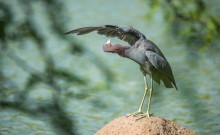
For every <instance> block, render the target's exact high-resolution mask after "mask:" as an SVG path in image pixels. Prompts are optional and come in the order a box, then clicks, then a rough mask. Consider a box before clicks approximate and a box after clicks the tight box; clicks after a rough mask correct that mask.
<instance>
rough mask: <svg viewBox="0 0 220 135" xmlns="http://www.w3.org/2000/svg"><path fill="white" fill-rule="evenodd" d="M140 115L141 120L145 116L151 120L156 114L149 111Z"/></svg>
mask: <svg viewBox="0 0 220 135" xmlns="http://www.w3.org/2000/svg"><path fill="white" fill-rule="evenodd" d="M139 116H140V118H138V119H137V120H140V119H142V118H145V117H148V119H149V120H151V119H150V117H151V116H154V114H150V113H148V112H147V113H142V114H140V115H139Z"/></svg>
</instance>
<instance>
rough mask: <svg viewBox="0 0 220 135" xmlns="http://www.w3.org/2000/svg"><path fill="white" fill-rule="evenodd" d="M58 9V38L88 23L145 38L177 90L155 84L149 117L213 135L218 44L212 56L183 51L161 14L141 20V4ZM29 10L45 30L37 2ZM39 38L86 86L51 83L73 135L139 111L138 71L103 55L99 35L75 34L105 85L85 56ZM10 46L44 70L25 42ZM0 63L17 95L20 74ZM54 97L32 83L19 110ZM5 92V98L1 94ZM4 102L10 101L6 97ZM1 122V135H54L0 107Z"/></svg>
mask: <svg viewBox="0 0 220 135" xmlns="http://www.w3.org/2000/svg"><path fill="white" fill-rule="evenodd" d="M65 7H66V14H69V15H68V16H69V18H68V19H66V25H65V26H63V31H64V32H65V31H68V30H70V29H74V28H78V27H84V26H90V25H102V24H123V25H131V26H133V27H135V28H137V29H138V30H140V31H141V32H142V33H144V34H145V35H146V37H147V38H149V39H150V40H152V41H153V42H155V43H156V44H157V45H158V46H159V48H160V49H161V50H162V51H163V53H164V54H165V56H166V58H167V59H168V61H169V62H170V64H171V66H172V69H173V72H174V76H175V79H176V82H177V85H178V88H179V91H178V92H177V91H175V90H174V89H166V88H165V87H164V86H163V85H160V86H159V85H157V84H155V85H156V87H155V91H154V93H153V99H152V100H153V101H152V106H151V111H152V113H154V114H155V115H158V116H161V117H164V118H166V119H170V120H172V121H175V122H177V123H178V124H180V125H183V126H185V127H187V128H190V129H192V130H194V131H196V132H199V133H201V134H216V135H217V134H219V133H220V124H219V121H220V111H219V110H220V100H219V97H220V86H219V82H220V79H219V78H220V72H219V68H220V57H219V53H218V52H217V51H218V50H219V49H220V48H219V46H216V50H209V49H207V50H201V51H194V50H192V51H189V48H187V47H186V45H185V43H184V42H182V41H181V40H179V39H174V38H173V37H170V36H169V35H168V34H167V31H169V30H168V29H167V22H165V20H163V19H161V13H160V12H158V13H156V15H155V17H154V18H153V19H151V20H148V19H147V18H146V16H145V15H146V13H147V12H149V9H148V6H147V5H146V4H145V3H144V2H143V1H126V0H122V1H117V0H113V1H111V2H110V1H101V0H95V1H90V0H82V1H71V0H68V1H66V3H65ZM34 8H35V10H36V11H39V12H36V14H35V15H34V17H33V18H35V19H36V21H37V22H36V25H37V27H39V28H40V27H46V26H47V25H50V24H48V22H47V20H46V19H44V16H43V11H42V10H41V3H40V2H39V3H36V5H35V6H34ZM16 10H18V11H19V10H20V9H16ZM21 14H22V13H21ZM21 17H22V15H21ZM39 18H40V19H39ZM61 19H65V18H62V17H61ZM45 25H46V26H45ZM41 29H42V28H41ZM43 33H45V36H48V46H47V47H48V48H49V50H50V53H51V55H52V56H53V58H54V61H55V65H56V66H57V67H59V68H64V69H65V70H68V71H69V72H72V73H75V74H76V75H77V76H81V77H82V78H83V79H85V81H86V82H88V83H87V84H86V85H81V84H77V83H72V84H66V83H64V82H63V80H59V81H58V82H59V84H60V85H61V86H63V89H64V90H63V91H62V92H61V93H60V100H61V103H60V104H62V106H63V107H64V108H65V113H66V115H67V116H68V117H69V118H70V119H72V120H75V125H76V126H77V129H78V130H79V131H78V132H79V133H80V134H86V135H87V134H92V133H94V132H96V131H97V130H98V129H99V128H101V127H102V126H104V125H105V124H106V123H108V122H109V121H111V120H113V119H114V118H116V117H119V116H121V115H125V114H127V113H131V112H134V111H136V110H137V109H138V106H139V104H140V102H141V98H142V95H143V92H144V82H143V76H142V74H141V72H140V71H139V66H138V65H137V64H136V63H134V62H133V61H130V60H128V59H124V58H122V57H119V56H117V55H114V54H107V53H104V52H103V51H102V44H103V43H105V41H106V40H107V38H106V37H103V36H99V35H97V34H95V33H94V34H89V35H85V36H74V38H75V39H77V40H78V42H81V43H83V44H84V47H85V48H86V49H87V50H89V51H91V52H93V53H94V54H95V55H96V57H99V58H100V57H101V58H102V59H101V62H102V63H105V64H106V66H107V67H108V68H109V69H110V71H111V75H112V77H113V78H114V81H108V79H106V76H105V75H104V74H103V73H102V72H101V71H100V70H99V68H98V67H97V66H98V65H97V64H95V63H94V62H93V60H94V59H96V57H94V56H90V55H89V54H88V55H83V56H82V55H77V54H76V55H70V54H67V53H66V52H67V50H68V49H69V48H68V46H67V45H65V42H62V41H58V40H57V39H56V34H54V35H53V34H52V33H51V32H49V31H47V28H45V29H44V32H43ZM67 36H68V38H69V40H71V39H72V38H73V36H72V35H71V36H70V35H67ZM112 42H113V44H116V43H121V44H126V43H124V42H122V41H119V40H118V39H113V40H112ZM11 44H14V47H13V49H15V50H16V53H17V54H18V55H19V56H20V57H21V58H22V59H24V60H25V61H30V63H29V64H30V66H32V67H34V69H35V70H38V71H39V72H40V71H42V70H44V68H45V67H44V66H45V65H44V64H43V63H42V57H41V54H39V53H38V52H36V51H34V50H35V46H34V44H33V43H32V42H31V41H26V42H25V43H24V47H23V48H19V47H16V43H11ZM2 65H3V73H4V75H5V76H7V77H8V78H9V79H10V80H11V81H12V82H14V83H15V84H16V86H17V87H19V88H20V89H22V88H23V87H24V84H25V83H26V80H27V77H28V75H27V73H26V72H25V71H24V70H21V69H20V68H17V67H16V64H15V63H14V62H13V61H11V60H10V59H7V58H5V59H3V61H2ZM148 79H149V78H148ZM12 93H13V91H12ZM53 93H54V91H53V90H51V88H50V87H48V86H45V85H44V84H38V85H36V86H35V87H34V88H33V90H32V91H29V92H28V94H27V96H28V98H27V99H26V101H25V106H27V108H29V109H30V110H35V109H36V108H38V107H42V106H46V105H47V104H51V103H52V102H53V100H54V99H53V97H52V94H53ZM10 94H11V93H10V92H9V93H6V95H1V96H3V97H4V96H7V95H10ZM10 99H13V97H9V98H8V100H10ZM145 107H146V105H145ZM145 109H146V108H145ZM0 119H1V122H0V132H1V134H3V135H16V134H28V135H31V134H36V135H38V134H39V135H40V134H46V135H53V134H55V132H54V129H53V127H52V126H51V125H50V122H51V120H50V117H49V116H45V115H42V117H37V118H36V117H35V116H32V115H29V114H27V113H25V112H20V111H16V110H11V109H2V110H1V112H0Z"/></svg>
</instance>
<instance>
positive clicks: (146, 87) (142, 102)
mask: <svg viewBox="0 0 220 135" xmlns="http://www.w3.org/2000/svg"><path fill="white" fill-rule="evenodd" d="M144 85H145V90H144V96H143V98H142V100H141V104H140V107H139V109H138V111H137V112H134V113H131V114H128V115H127V116H130V115H133V116H137V115H139V114H142V107H143V104H144V101H145V98H146V95H147V92H148V85H147V80H146V76H144Z"/></svg>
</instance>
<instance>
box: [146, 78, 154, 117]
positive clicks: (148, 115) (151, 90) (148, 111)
mask: <svg viewBox="0 0 220 135" xmlns="http://www.w3.org/2000/svg"><path fill="white" fill-rule="evenodd" d="M153 88H154V86H153V77H152V76H151V89H150V95H149V99H148V105H147V112H146V114H147V117H148V118H150V104H151V98H152V93H153V90H154V89H153Z"/></svg>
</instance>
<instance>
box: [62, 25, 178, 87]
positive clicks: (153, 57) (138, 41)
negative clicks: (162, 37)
mask: <svg viewBox="0 0 220 135" xmlns="http://www.w3.org/2000/svg"><path fill="white" fill-rule="evenodd" d="M93 31H97V33H98V34H100V35H105V36H107V37H117V38H119V39H121V40H123V41H126V42H128V43H129V44H130V45H131V47H126V49H124V50H123V53H122V54H123V56H124V57H127V58H129V59H132V60H133V61H135V62H137V63H138V64H139V65H140V69H141V71H142V73H143V74H144V75H146V74H149V75H150V76H151V77H152V78H153V80H154V81H156V82H157V83H160V80H162V81H163V83H164V85H165V87H167V88H173V86H174V87H175V88H176V90H178V88H177V86H176V82H175V79H174V76H173V73H172V69H171V67H170V65H169V63H168V61H167V60H166V58H165V57H164V55H163V53H162V52H161V51H160V49H159V48H158V47H157V46H156V45H155V44H154V43H153V42H152V41H150V40H148V39H146V37H145V36H144V35H143V34H142V33H141V32H139V31H138V30H136V29H134V28H132V27H121V26H117V25H103V26H96V27H84V28H78V29H75V30H72V31H69V32H67V33H65V34H70V33H75V34H77V35H83V34H87V33H90V32H93ZM120 55H121V54H120Z"/></svg>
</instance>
